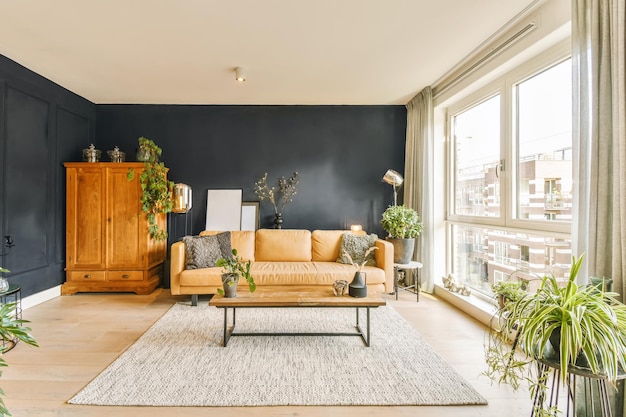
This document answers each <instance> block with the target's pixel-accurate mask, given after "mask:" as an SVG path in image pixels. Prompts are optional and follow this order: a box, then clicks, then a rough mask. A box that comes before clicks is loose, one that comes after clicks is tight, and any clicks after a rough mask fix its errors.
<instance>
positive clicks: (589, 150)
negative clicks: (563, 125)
mask: <svg viewBox="0 0 626 417" xmlns="http://www.w3.org/2000/svg"><path fill="white" fill-rule="evenodd" d="M624 3H625V2H624V0H573V3H572V5H573V8H572V40H573V44H572V45H573V49H572V52H573V65H574V72H573V74H574V116H575V117H574V120H575V123H577V125H576V126H574V128H575V129H574V130H575V137H574V139H575V141H577V142H578V143H577V145H578V146H576V147H575V149H576V148H577V149H579V153H578V155H575V157H574V158H575V160H574V162H575V164H574V165H575V172H574V178H575V181H576V182H577V183H576V185H577V191H578V193H577V195H575V201H574V209H575V220H574V245H573V246H574V248H573V249H574V254H576V255H578V254H581V253H583V252H585V253H586V266H587V274H588V275H589V276H605V277H611V278H613V280H614V284H613V290H614V291H617V292H619V293H621V294H626V280H625V279H624V265H626V80H625V78H626V71H625V65H626V12H625V9H626V6H625V4H624Z"/></svg>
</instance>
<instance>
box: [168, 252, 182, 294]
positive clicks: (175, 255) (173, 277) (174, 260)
mask: <svg viewBox="0 0 626 417" xmlns="http://www.w3.org/2000/svg"><path fill="white" fill-rule="evenodd" d="M170 260H171V263H170V289H171V291H172V295H180V273H181V272H183V271H184V270H185V243H183V242H175V243H173V244H172V250H171V252H170Z"/></svg>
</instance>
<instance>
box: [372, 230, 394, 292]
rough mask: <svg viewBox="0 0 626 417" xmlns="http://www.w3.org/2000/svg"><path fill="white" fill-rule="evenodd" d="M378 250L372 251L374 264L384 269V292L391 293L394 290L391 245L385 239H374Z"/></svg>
mask: <svg viewBox="0 0 626 417" xmlns="http://www.w3.org/2000/svg"><path fill="white" fill-rule="evenodd" d="M376 247H377V248H378V250H376V251H374V256H375V258H376V265H377V266H378V267H379V268H381V269H383V270H384V271H385V292H387V293H388V294H391V293H392V292H393V291H394V285H393V282H394V277H393V274H394V271H393V245H392V244H391V243H389V242H387V241H386V240H383V239H378V240H377V241H376Z"/></svg>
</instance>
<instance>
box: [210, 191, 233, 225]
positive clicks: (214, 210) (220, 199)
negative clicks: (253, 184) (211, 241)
mask: <svg viewBox="0 0 626 417" xmlns="http://www.w3.org/2000/svg"><path fill="white" fill-rule="evenodd" d="M241 200H242V190H208V191H207V199H206V225H205V230H220V231H230V230H241Z"/></svg>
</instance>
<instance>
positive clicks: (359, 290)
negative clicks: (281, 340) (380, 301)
mask: <svg viewBox="0 0 626 417" xmlns="http://www.w3.org/2000/svg"><path fill="white" fill-rule="evenodd" d="M348 294H349V295H350V296H351V297H356V298H363V297H367V284H366V279H365V272H357V273H355V274H354V279H353V280H352V282H351V283H350V285H348Z"/></svg>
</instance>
